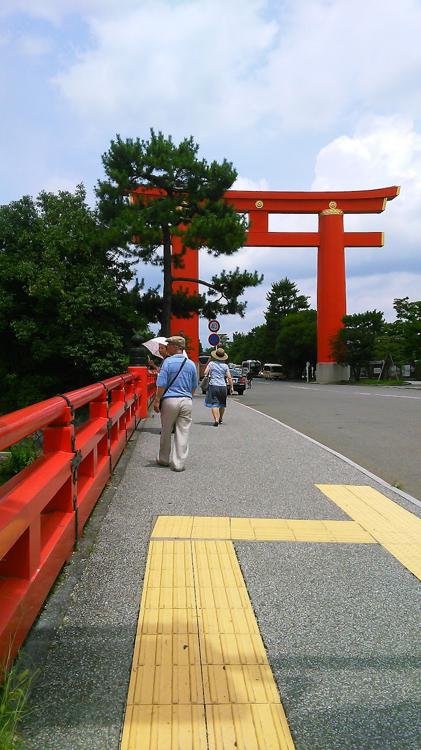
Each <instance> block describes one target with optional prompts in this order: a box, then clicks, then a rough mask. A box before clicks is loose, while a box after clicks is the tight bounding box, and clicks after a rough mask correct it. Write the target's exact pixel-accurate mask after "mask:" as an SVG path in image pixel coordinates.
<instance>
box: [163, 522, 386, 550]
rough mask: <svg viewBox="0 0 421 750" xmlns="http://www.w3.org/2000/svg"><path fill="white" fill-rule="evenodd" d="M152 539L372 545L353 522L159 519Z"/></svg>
mask: <svg viewBox="0 0 421 750" xmlns="http://www.w3.org/2000/svg"><path fill="white" fill-rule="evenodd" d="M152 538H153V539H198V538H200V539H228V540H231V541H240V540H243V541H256V542H257V541H270V542H284V541H285V542H286V541H290V542H338V543H341V544H344V543H354V544H375V543H376V539H374V538H373V537H372V536H371V535H370V534H369V533H368V532H367V531H366V530H365V529H364V528H362V526H361V525H360V524H359V523H357V522H356V521H355V520H354V521H331V520H326V521H317V520H315V521H313V520H295V519H284V518H229V517H212V516H195V517H193V516H160V517H159V518H158V519H157V521H156V524H155V527H154V529H153V532H152Z"/></svg>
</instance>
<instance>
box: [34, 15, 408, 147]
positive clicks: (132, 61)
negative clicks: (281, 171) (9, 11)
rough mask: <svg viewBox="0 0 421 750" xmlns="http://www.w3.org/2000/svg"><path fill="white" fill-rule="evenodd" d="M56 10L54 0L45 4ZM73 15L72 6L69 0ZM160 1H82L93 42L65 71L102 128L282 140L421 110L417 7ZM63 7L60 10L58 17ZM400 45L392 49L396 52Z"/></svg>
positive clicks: (63, 87)
mask: <svg viewBox="0 0 421 750" xmlns="http://www.w3.org/2000/svg"><path fill="white" fill-rule="evenodd" d="M38 4H39V5H40V6H42V7H43V8H44V12H45V13H47V12H49V13H51V14H52V15H53V14H54V4H53V3H52V2H47V0H44V2H43V3H38ZM64 7H65V8H66V9H67V10H68V11H69V9H70V8H69V3H67V2H66V3H64ZM268 8H269V3H268V2H265V1H264V0H231V2H230V3H226V2H225V1H224V0H180V1H179V2H173V1H170V0H154V2H142V3H140V2H137V3H136V2H132V3H126V4H125V7H124V12H122V11H121V9H120V7H119V6H118V7H117V6H116V5H115V4H113V3H111V2H108V3H106V4H105V7H104V8H100V4H99V3H97V2H94V0H90V2H89V3H88V4H87V5H86V7H84V5H83V4H82V1H81V0H79V2H78V3H76V4H74V3H73V12H79V13H84V15H85V21H86V23H87V24H88V25H89V28H90V33H91V40H92V43H91V46H90V48H89V49H87V50H84V51H81V52H79V55H78V57H77V59H74V60H73V61H72V62H71V64H70V65H69V67H67V68H65V69H63V70H62V71H61V72H60V73H59V74H58V75H57V76H56V82H57V85H58V87H59V89H60V91H61V93H62V94H63V96H64V97H65V98H66V99H67V100H68V101H69V103H71V105H72V106H73V107H74V108H75V109H76V110H77V111H78V112H80V113H81V114H82V115H83V116H88V117H89V118H90V119H91V120H92V119H93V120H94V121H96V122H97V123H98V124H100V123H102V122H103V120H104V118H106V120H107V121H108V123H109V124H110V123H114V122H115V120H116V118H118V120H119V121H123V122H124V123H125V124H126V125H127V126H132V125H133V123H137V124H138V126H139V124H141V126H142V125H143V126H144V125H145V124H146V126H147V125H149V124H151V123H159V124H160V126H162V127H163V128H170V129H171V132H174V130H176V131H177V132H183V133H184V132H186V129H187V132H194V133H195V134H197V135H198V136H200V137H201V138H203V137H205V136H206V137H211V136H212V134H215V132H216V133H219V134H220V135H221V134H222V133H226V134H227V135H228V136H229V135H230V134H240V133H247V134H250V133H251V132H252V129H255V128H258V130H257V131H256V133H258V135H259V137H260V138H261V137H262V136H263V137H265V135H268V134H270V135H271V136H272V137H274V136H275V135H276V134H278V136H279V133H280V132H282V130H284V131H285V130H286V129H292V128H298V129H300V130H307V131H308V130H310V131H311V130H317V129H320V128H330V127H332V125H334V123H335V122H336V121H337V120H338V119H341V118H347V119H348V121H351V122H352V121H353V120H354V119H355V116H356V113H357V112H358V113H360V112H361V111H364V110H365V111H373V110H375V111H379V112H386V113H390V106H391V102H393V107H394V110H393V111H396V110H398V111H402V112H408V111H413V112H416V113H417V114H418V115H420V114H421V101H420V100H419V97H417V96H414V81H415V80H417V79H419V76H420V73H421V45H420V44H419V37H420V33H421V6H420V4H419V2H418V0H401V2H400V3H396V2H395V1H394V0H385V1H384V2H383V3H382V7H381V12H380V13H379V4H378V0H354V2H352V3H350V2H349V1H348V0H335V2H331V1H330V0H329V1H328V0H301V1H300V2H293V1H292V0H289V1H288V2H285V3H283V4H282V5H281V4H280V5H279V6H278V7H277V8H276V9H275V10H273V8H271V12H272V18H271V20H268ZM56 12H58V11H57V10H56ZM391 40H393V54H391Z"/></svg>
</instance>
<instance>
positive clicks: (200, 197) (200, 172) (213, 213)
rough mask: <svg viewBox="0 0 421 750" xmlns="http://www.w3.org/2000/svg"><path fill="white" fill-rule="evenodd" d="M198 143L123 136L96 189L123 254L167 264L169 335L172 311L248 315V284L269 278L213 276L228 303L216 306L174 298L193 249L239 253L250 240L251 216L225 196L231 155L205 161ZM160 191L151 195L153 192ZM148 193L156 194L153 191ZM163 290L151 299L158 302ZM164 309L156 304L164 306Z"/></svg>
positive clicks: (164, 316)
mask: <svg viewBox="0 0 421 750" xmlns="http://www.w3.org/2000/svg"><path fill="white" fill-rule="evenodd" d="M198 149H199V147H198V145H197V144H196V143H195V142H194V140H193V138H191V137H190V138H185V139H184V140H183V141H181V143H179V144H178V145H176V144H175V143H174V142H173V140H172V138H171V136H169V137H168V138H166V137H165V136H164V135H163V134H162V133H161V132H158V133H156V132H155V131H154V130H151V131H150V138H149V140H140V139H139V138H136V139H131V138H129V139H126V140H125V141H123V140H122V139H121V137H120V136H118V135H117V137H116V139H115V140H113V141H111V146H110V148H109V150H108V152H107V153H105V154H104V155H103V158H102V161H103V165H104V170H105V174H106V178H107V179H105V180H101V181H100V182H99V183H98V187H97V196H98V200H99V210H100V216H101V218H102V219H103V220H104V222H105V223H106V224H107V226H108V228H109V232H110V234H111V236H112V238H113V242H114V243H116V244H117V245H118V246H119V248H121V250H122V251H123V252H125V253H126V254H127V255H128V256H136V257H138V258H140V259H142V260H143V261H144V262H146V263H153V264H155V265H162V266H163V271H164V279H163V294H162V304H161V310H159V311H158V314H159V315H160V316H161V321H162V325H161V332H162V334H163V335H168V333H169V326H170V319H171V314H172V311H173V309H174V312H175V313H176V314H178V315H182V316H184V315H186V313H188V311H189V308H190V311H197V310H201V311H203V312H204V314H205V315H207V314H210V315H214V314H215V312H219V313H223V312H227V313H228V312H230V313H231V312H238V313H239V314H240V315H242V314H243V313H244V307H245V303H238V296H240V295H241V294H242V293H243V291H244V289H245V288H246V287H248V286H250V285H251V286H255V285H256V284H258V283H260V281H261V280H262V278H263V277H261V276H258V275H257V274H255V273H254V274H253V273H252V274H250V273H249V272H246V273H240V271H239V270H238V269H237V270H236V271H235V272H234V273H233V274H231V275H229V274H226V273H223V274H221V275H220V276H219V277H217V276H214V277H213V279H212V286H213V287H214V289H215V292H216V294H218V293H220V294H222V296H223V297H224V298H225V299H226V303H225V304H224V303H222V302H221V301H219V303H218V306H217V307H215V305H216V304H217V303H216V301H214V302H213V303H212V302H211V303H209V302H208V301H207V299H206V295H203V294H201V295H197V296H196V298H194V297H189V298H187V296H186V295H185V294H184V295H183V293H181V295H180V294H178V297H177V296H176V295H172V292H171V281H172V273H173V268H174V265H175V264H177V266H178V267H179V268H182V267H183V253H185V251H186V248H197V249H198V248H202V247H205V248H206V250H207V251H208V253H210V254H212V255H214V256H219V255H222V254H224V255H232V254H233V253H235V252H236V251H237V250H238V249H239V248H240V247H242V245H244V243H245V238H246V228H247V226H246V221H245V219H244V217H243V216H241V215H240V214H238V213H237V212H236V211H235V210H234V208H233V207H232V206H230V205H228V204H227V203H226V202H225V201H224V200H222V198H223V195H224V192H225V191H226V190H228V189H229V188H230V187H231V185H232V184H233V182H234V180H235V178H236V176H237V173H236V171H235V169H234V168H233V166H232V164H231V163H229V162H228V161H226V160H225V159H224V161H223V162H222V163H220V164H219V163H217V162H216V161H213V162H211V163H210V164H208V163H207V161H206V160H205V159H199V158H198ZM151 189H152V191H155V193H154V196H153V197H151V194H150V191H151ZM148 191H149V193H148ZM174 237H179V238H180V239H181V246H182V252H181V253H180V255H175V256H173V257H171V241H172V239H173V238H174ZM158 291H159V290H158V289H156V290H155V294H153V295H152V297H151V299H152V300H154V301H155V302H156V303H157V302H158V299H157V298H158ZM158 307H159V306H158V305H157V308H158Z"/></svg>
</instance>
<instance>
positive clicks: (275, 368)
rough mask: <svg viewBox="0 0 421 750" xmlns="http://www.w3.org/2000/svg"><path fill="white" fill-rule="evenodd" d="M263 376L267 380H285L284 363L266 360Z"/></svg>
mask: <svg viewBox="0 0 421 750" xmlns="http://www.w3.org/2000/svg"><path fill="white" fill-rule="evenodd" d="M262 376H263V377H264V378H266V380H285V378H286V375H285V372H284V368H283V365H280V364H278V363H273V362H266V364H264V365H263V370H262Z"/></svg>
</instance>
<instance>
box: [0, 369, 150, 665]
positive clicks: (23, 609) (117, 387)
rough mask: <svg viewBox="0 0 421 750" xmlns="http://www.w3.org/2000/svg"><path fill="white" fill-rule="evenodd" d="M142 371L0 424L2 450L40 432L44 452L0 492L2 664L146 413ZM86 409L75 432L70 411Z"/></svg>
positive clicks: (33, 616) (147, 397) (32, 616)
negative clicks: (81, 422)
mask: <svg viewBox="0 0 421 750" xmlns="http://www.w3.org/2000/svg"><path fill="white" fill-rule="evenodd" d="M155 381H156V376H155V375H154V374H153V373H150V372H148V370H147V368H146V367H130V368H129V370H128V372H127V373H124V374H123V375H116V376H115V377H113V378H109V379H108V380H104V381H102V382H100V383H95V384H93V385H88V386H86V387H85V388H80V389H79V390H76V391H71V392H70V393H65V394H63V395H60V396H55V397H54V398H50V399H48V400H47V401H41V402H40V403H38V404H34V405H33V406H28V407H26V408H25V409H20V410H19V411H15V412H13V413H11V414H7V415H5V416H3V417H0V450H1V451H3V450H5V449H6V448H9V447H10V446H11V445H13V444H14V443H16V442H18V441H19V440H22V439H23V438H25V437H27V436H29V435H31V434H33V433H34V432H36V431H42V434H43V440H42V443H43V451H42V454H41V455H40V457H39V458H38V459H36V460H35V461H34V462H33V463H32V464H30V466H27V467H26V468H25V469H23V471H21V472H19V474H17V475H16V476H14V477H13V478H12V479H10V480H9V481H8V482H6V483H5V484H4V485H2V486H1V487H0V663H1V661H2V660H3V659H7V658H8V657H10V659H12V658H14V656H15V655H16V653H17V651H18V650H19V648H20V646H21V644H22V642H23V640H24V639H25V637H26V635H27V634H28V631H29V630H30V628H31V626H32V624H33V622H34V620H35V619H36V617H37V615H38V613H39V610H40V608H41V606H42V604H43V602H44V601H45V599H46V597H47V595H48V592H49V591H50V589H51V587H52V585H53V583H54V581H55V580H56V578H57V576H58V574H59V573H60V570H61V568H62V567H63V565H64V563H65V562H66V561H67V560H69V559H70V557H71V555H72V551H73V548H74V546H75V543H76V541H77V539H78V537H79V536H80V535H81V533H82V530H83V527H84V525H85V523H86V521H87V519H88V517H89V515H90V513H91V511H92V509H93V507H94V505H95V503H96V501H97V500H98V498H99V496H100V494H101V492H102V490H103V489H104V486H105V484H106V482H107V481H108V478H109V476H110V474H111V472H112V470H113V468H114V467H115V465H116V463H117V461H118V459H119V458H120V455H121V453H122V451H123V449H124V447H125V445H126V443H127V441H128V440H129V438H130V437H131V435H132V434H133V432H134V430H135V429H136V426H137V424H138V423H139V421H140V420H141V419H142V418H145V417H146V416H147V414H148V408H149V406H150V403H151V401H152V399H153V397H154V394H155V390H156V384H155ZM86 405H89V416H88V418H87V420H86V421H84V422H83V424H81V425H80V427H77V426H76V425H75V419H74V417H75V411H76V410H77V409H79V408H81V407H83V406H85V407H86Z"/></svg>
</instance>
